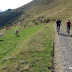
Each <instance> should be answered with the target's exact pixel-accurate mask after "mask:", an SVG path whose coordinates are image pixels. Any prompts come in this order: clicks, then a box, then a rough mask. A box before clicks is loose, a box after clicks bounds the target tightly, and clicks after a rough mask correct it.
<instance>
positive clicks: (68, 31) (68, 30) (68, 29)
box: [67, 26, 70, 36]
mask: <svg viewBox="0 0 72 72" xmlns="http://www.w3.org/2000/svg"><path fill="white" fill-rule="evenodd" d="M67 33H68V36H69V34H70V28H69V26H67Z"/></svg>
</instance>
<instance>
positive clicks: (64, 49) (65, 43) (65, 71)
mask: <svg viewBox="0 0 72 72" xmlns="http://www.w3.org/2000/svg"><path fill="white" fill-rule="evenodd" d="M54 63H55V72H72V32H71V33H70V36H68V35H67V32H66V28H64V27H61V30H60V34H59V35H58V34H57V31H56V28H55V62H54Z"/></svg>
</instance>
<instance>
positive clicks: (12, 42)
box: [0, 26, 42, 59]
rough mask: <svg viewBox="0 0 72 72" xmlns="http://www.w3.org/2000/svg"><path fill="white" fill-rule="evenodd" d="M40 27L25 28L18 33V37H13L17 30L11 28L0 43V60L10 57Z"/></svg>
mask: <svg viewBox="0 0 72 72" xmlns="http://www.w3.org/2000/svg"><path fill="white" fill-rule="evenodd" d="M41 27H42V26H34V27H30V28H25V29H23V30H21V31H20V32H19V35H20V37H16V36H15V34H14V33H15V30H16V29H17V28H15V27H13V28H11V30H10V31H8V32H7V34H5V35H4V36H3V37H2V38H1V40H3V41H0V59H1V58H4V57H5V55H6V56H7V55H10V54H11V53H12V52H14V51H15V50H17V49H18V48H19V46H20V45H21V44H22V43H23V42H24V40H26V39H27V38H29V37H30V36H31V35H32V34H33V33H35V32H36V31H37V30H39V29H40V28H41Z"/></svg>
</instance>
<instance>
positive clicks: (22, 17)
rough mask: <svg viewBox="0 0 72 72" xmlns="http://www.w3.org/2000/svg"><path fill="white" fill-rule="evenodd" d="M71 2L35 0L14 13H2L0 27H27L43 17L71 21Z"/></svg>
mask: <svg viewBox="0 0 72 72" xmlns="http://www.w3.org/2000/svg"><path fill="white" fill-rule="evenodd" d="M71 14H72V1H71V0H33V1H32V2H30V3H28V4H26V5H24V6H22V7H20V8H18V9H14V10H12V11H5V12H2V13H0V26H1V27H3V26H5V27H8V26H12V25H17V24H19V23H20V24H21V25H23V26H24V25H25V24H26V23H27V22H29V21H31V22H32V21H33V20H34V19H37V18H39V17H40V16H43V17H44V18H45V19H47V18H49V19H57V18H60V19H62V20H63V21H64V20H68V19H71V18H72V17H71Z"/></svg>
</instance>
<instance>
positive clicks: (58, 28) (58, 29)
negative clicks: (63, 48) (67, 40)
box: [57, 26, 60, 35]
mask: <svg viewBox="0 0 72 72" xmlns="http://www.w3.org/2000/svg"><path fill="white" fill-rule="evenodd" d="M59 31H60V27H59V26H58V27H57V32H58V35H59Z"/></svg>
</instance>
